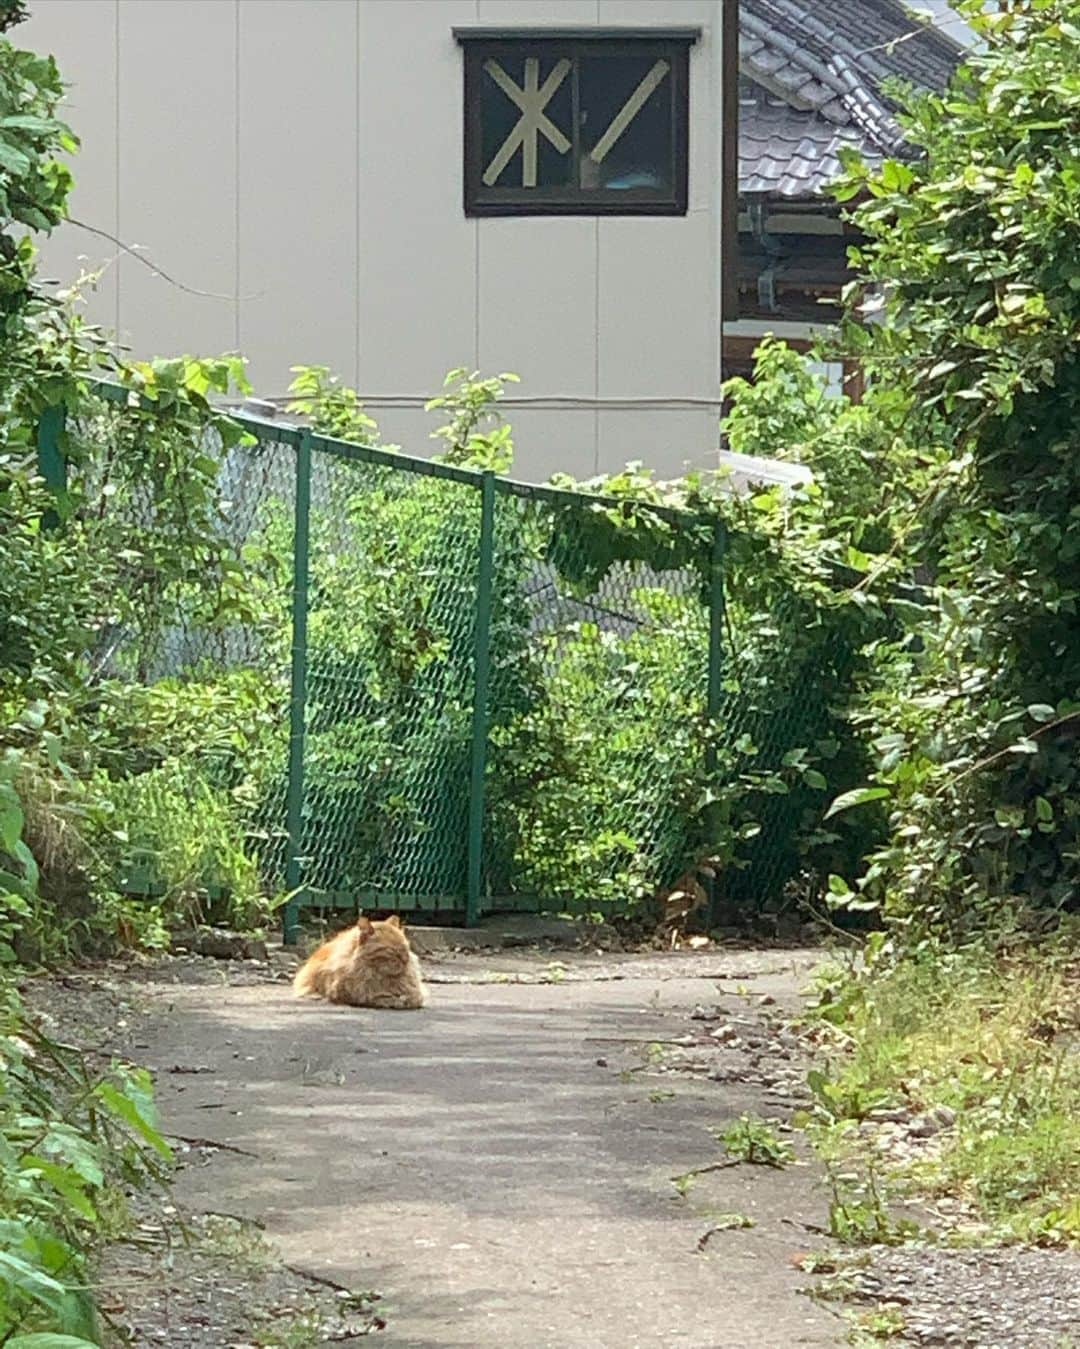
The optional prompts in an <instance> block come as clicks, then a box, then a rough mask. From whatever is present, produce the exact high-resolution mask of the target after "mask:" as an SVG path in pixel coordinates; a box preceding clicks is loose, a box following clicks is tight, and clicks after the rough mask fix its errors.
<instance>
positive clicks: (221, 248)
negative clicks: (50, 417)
mask: <svg viewBox="0 0 1080 1349" xmlns="http://www.w3.org/2000/svg"><path fill="white" fill-rule="evenodd" d="M78 23H79V30H80V32H81V31H82V30H83V23H84V21H83V20H82V19H81V18H80V19H79V21H78ZM235 43H236V15H235V10H234V7H233V5H231V4H222V3H221V2H220V0H154V3H153V4H145V3H143V0H120V94H119V96H120V105H119V121H120V127H121V134H122V136H123V153H122V155H121V157H120V192H119V196H120V210H119V215H120V219H119V232H120V235H121V237H122V238H123V239H124V240H125V242H127V243H130V244H134V245H139V246H140V247H141V248H142V249H143V250H144V252H145V256H147V257H148V258H151V259H152V260H153V261H154V262H155V263H157V264H158V265H159V266H160V267H162V268H164V270H165V271H166V272H168V273H169V275H170V276H172V277H174V278H175V279H176V280H178V281H180V282H182V283H183V284H184V285H185V286H187V287H190V288H191V290H197V291H205V292H212V293H213V294H212V295H210V294H202V295H199V294H192V293H190V291H185V290H181V289H179V288H178V287H176V286H174V285H171V284H170V283H169V282H168V281H166V280H165V279H164V278H163V277H160V276H155V275H154V274H153V272H152V271H151V270H150V269H149V268H147V267H145V266H143V265H141V264H140V263H139V262H137V261H136V260H135V259H133V258H124V259H123V260H122V261H121V263H120V264H119V267H120V277H121V311H120V325H121V334H122V335H123V334H124V332H125V330H127V331H128V332H129V334H130V339H131V343H132V347H133V350H134V351H135V352H136V354H138V355H142V356H147V355H158V354H161V355H167V354H173V353H177V352H198V353H212V354H213V353H218V352H222V351H227V350H230V349H231V348H232V346H233V342H234V340H235V336H236V318H235V315H236V303H235V285H236V280H235V265H236V239H235V231H236V207H235V202H236V198H235V180H236V168H237V165H236V161H235V146H236V141H235V98H234V91H233V80H234V77H235V70H236V53H235Z"/></svg>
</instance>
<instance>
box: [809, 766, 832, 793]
mask: <svg viewBox="0 0 1080 1349" xmlns="http://www.w3.org/2000/svg"><path fill="white" fill-rule="evenodd" d="M803 781H804V782H805V783H806V785H807V786H808V787H815V788H816V789H817V790H818V791H819V792H823V791H824V790H825V788H826V787H827V786H828V785H829V784H828V783H827V782H826V781H825V775H824V773H819V772H818V771H817V769H816V768H808V769H807V770H806V772H805V773H804V774H803Z"/></svg>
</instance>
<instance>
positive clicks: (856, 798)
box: [825, 787, 890, 820]
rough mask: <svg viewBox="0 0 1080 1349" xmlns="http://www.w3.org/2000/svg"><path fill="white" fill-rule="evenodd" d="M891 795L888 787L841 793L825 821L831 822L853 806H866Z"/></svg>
mask: <svg viewBox="0 0 1080 1349" xmlns="http://www.w3.org/2000/svg"><path fill="white" fill-rule="evenodd" d="M889 794H890V793H889V788H888V787H856V788H854V789H853V790H852V791H850V792H841V794H840V795H839V796H838V797H837V798H836V800H835V801H833V803H832V805H830V807H829V809H828V810H827V811H826V812H825V819H827V820H831V819H832V817H833V816H834V815H839V814H840V812H841V811H843V810H851V809H852V807H853V806H862V805H865V804H866V802H867V801H882V800H884V798H885V797H887V796H888V795H889Z"/></svg>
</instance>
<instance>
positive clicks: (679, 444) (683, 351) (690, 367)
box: [598, 0, 722, 474]
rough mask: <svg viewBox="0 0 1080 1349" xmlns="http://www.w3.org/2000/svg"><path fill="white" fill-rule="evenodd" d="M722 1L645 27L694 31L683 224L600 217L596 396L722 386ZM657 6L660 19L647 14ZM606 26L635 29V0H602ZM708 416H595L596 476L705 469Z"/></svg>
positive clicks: (698, 393)
mask: <svg viewBox="0 0 1080 1349" xmlns="http://www.w3.org/2000/svg"><path fill="white" fill-rule="evenodd" d="M721 4H722V0H665V3H664V4H663V6H662V7H660V6H657V7H655V9H654V11H653V13H652V14H651V15H650V22H657V23H658V22H662V23H664V24H667V25H672V26H675V25H687V26H689V25H697V26H700V27H701V28H702V30H703V31H702V36H701V39H700V40H699V41H698V43H697V44H696V45H695V46H694V47H693V48H692V49H691V53H690V147H689V149H690V183H689V211H688V214H687V215H686V216H685V217H682V218H678V217H675V218H665V217H653V218H648V217H645V218H641V219H633V218H626V217H623V218H618V217H612V218H604V219H601V220H600V221H599V236H600V245H599V254H600V273H599V311H600V312H599V336H598V352H599V390H600V394H601V396H602V397H607V398H612V397H614V398H619V397H638V398H642V397H649V398H655V399H671V398H688V397H689V398H696V399H715V398H717V397H718V395H719V384H720V330H719V277H720V265H721V260H720V258H719V255H718V253H719V250H718V241H719V228H718V222H719V215H718V212H719V205H720V195H719V186H720V184H719V181H718V178H717V173H716V170H717V166H718V163H719V128H720V90H719V88H718V87H717V82H716V79H715V71H716V68H717V66H718V62H717V60H716V55H717V48H716V44H717V43H718V42H719V41H720V13H721ZM661 8H662V11H663V12H662V17H661V16H660V15H659V14H657V13H656V10H658V9H661ZM599 17H600V22H601V23H602V24H604V25H612V26H614V25H618V24H633V23H635V22H638V23H640V22H641V6H640V5H639V4H637V3H636V2H635V0H600V7H599ZM717 415H718V414H716V413H712V412H708V411H702V412H699V411H685V410H682V409H677V408H673V409H670V410H660V409H658V410H657V411H655V412H650V413H648V414H647V415H643V414H640V413H638V412H636V411H616V410H607V411H602V412H601V415H600V444H599V462H600V468H601V470H602V471H604V472H609V471H611V470H612V469H614V468H617V467H619V466H620V465H621V464H623V463H625V462H626V461H627V460H628V459H636V458H640V459H644V460H645V461H646V462H647V463H648V464H650V465H651V466H653V467H654V468H656V470H657V471H658V472H660V473H662V474H673V473H677V472H680V471H681V470H682V467H683V465H684V464H685V463H686V462H692V463H697V464H700V463H703V462H708V460H709V457H710V455H711V452H712V451H713V450H714V449H715V446H716V443H717V434H718V433H717V431H716V429H715V423H716V418H717Z"/></svg>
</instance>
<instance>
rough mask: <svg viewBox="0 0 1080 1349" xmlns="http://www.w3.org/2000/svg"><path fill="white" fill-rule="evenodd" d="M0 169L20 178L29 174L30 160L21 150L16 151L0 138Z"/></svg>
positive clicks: (9, 143) (8, 142)
mask: <svg viewBox="0 0 1080 1349" xmlns="http://www.w3.org/2000/svg"><path fill="white" fill-rule="evenodd" d="M0 169H6V170H7V171H8V173H13V174H15V175H16V176H17V177H19V178H21V177H22V176H23V175H24V174H27V173H29V172H30V159H29V157H28V156H27V155H24V154H23V152H22V151H21V150H16V148H15V146H14V145H12V144H11V142H10V141H6V140H4V138H3V137H2V136H0Z"/></svg>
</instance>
